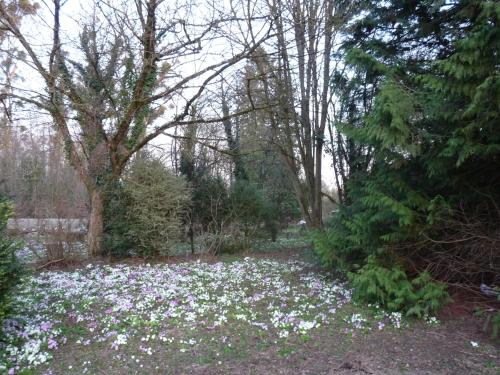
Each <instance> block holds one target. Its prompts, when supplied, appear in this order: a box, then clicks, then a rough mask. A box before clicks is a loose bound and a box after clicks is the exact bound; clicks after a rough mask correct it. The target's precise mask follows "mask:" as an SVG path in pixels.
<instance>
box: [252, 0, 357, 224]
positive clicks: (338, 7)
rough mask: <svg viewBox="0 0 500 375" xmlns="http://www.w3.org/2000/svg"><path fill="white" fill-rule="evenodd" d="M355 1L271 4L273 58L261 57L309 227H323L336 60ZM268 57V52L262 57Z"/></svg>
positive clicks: (274, 120) (261, 73) (257, 58)
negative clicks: (326, 148)
mask: <svg viewBox="0 0 500 375" xmlns="http://www.w3.org/2000/svg"><path fill="white" fill-rule="evenodd" d="M350 4H351V2H350V1H333V0H306V1H298V0H287V1H274V0H273V1H270V2H269V3H268V7H269V8H268V11H269V16H270V17H271V18H272V19H273V22H274V32H275V38H274V39H273V41H274V45H273V46H272V48H274V50H275V51H276V53H275V54H273V55H272V56H269V57H266V56H265V55H264V54H262V53H261V54H258V53H255V54H254V55H253V56H254V62H255V64H256V66H257V69H258V77H260V79H261V80H265V81H267V83H264V91H265V95H266V97H267V98H268V99H269V100H270V101H271V102H272V103H273V104H274V107H275V110H274V111H272V112H270V115H271V119H270V121H271V125H272V127H273V128H274V129H275V139H276V142H277V144H279V148H280V150H281V153H282V155H283V158H284V160H285V163H286V165H287V167H288V169H289V171H290V173H291V176H293V181H294V183H293V186H294V191H295V193H296V195H297V200H298V201H299V203H300V208H301V211H302V215H303V216H304V218H305V220H306V222H307V224H308V226H310V227H312V228H319V227H321V226H322V191H321V186H322V167H323V166H322V159H323V151H324V142H325V129H326V124H327V121H328V112H329V108H330V102H331V95H332V92H331V85H330V75H331V66H330V61H331V55H332V52H333V50H334V45H335V39H336V36H337V35H338V33H339V31H340V25H342V24H343V23H344V21H345V18H346V15H347V14H348V12H349V10H350ZM261 52H262V51H261Z"/></svg>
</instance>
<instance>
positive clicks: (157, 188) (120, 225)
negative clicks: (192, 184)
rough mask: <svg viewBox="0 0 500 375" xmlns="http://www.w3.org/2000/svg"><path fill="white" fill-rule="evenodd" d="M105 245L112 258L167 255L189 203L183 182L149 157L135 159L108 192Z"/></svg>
mask: <svg viewBox="0 0 500 375" xmlns="http://www.w3.org/2000/svg"><path fill="white" fill-rule="evenodd" d="M111 194H112V195H111V198H112V199H110V201H109V203H108V207H107V209H106V217H107V219H108V220H109V221H108V222H107V224H106V236H105V245H106V246H107V250H108V252H109V253H110V254H111V255H115V256H127V255H131V254H137V255H140V256H144V257H149V256H155V255H160V254H161V255H167V254H168V252H169V250H170V248H171V246H172V245H173V244H174V243H175V242H176V241H177V239H178V238H179V236H180V233H181V227H182V219H183V216H184V215H185V212H186V210H187V209H188V207H189V204H190V202H191V191H190V189H189V188H188V186H187V183H186V181H185V180H184V178H182V177H179V176H177V175H175V174H174V173H173V172H171V171H169V170H168V169H167V168H165V166H164V165H163V164H162V163H161V161H159V160H157V159H154V158H151V157H144V156H143V157H141V158H138V159H136V160H135V161H134V162H133V163H132V165H131V166H130V168H129V170H128V171H127V173H126V174H125V176H124V177H123V180H122V181H121V182H120V184H118V185H117V186H116V187H114V188H113V190H112V191H111Z"/></svg>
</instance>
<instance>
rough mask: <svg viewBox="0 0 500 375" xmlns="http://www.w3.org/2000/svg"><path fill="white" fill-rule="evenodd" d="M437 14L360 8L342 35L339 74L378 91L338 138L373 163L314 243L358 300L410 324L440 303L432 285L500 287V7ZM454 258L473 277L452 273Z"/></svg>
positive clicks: (464, 6)
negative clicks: (362, 78) (359, 78)
mask: <svg viewBox="0 0 500 375" xmlns="http://www.w3.org/2000/svg"><path fill="white" fill-rule="evenodd" d="M438 3H439V2H429V1H418V0H414V1H405V2H398V1H388V2H380V1H367V2H364V4H365V6H366V8H365V12H364V15H365V16H364V17H362V18H360V19H358V20H356V21H353V22H352V23H350V24H349V29H348V30H346V35H347V36H348V42H347V43H346V45H345V47H346V48H347V49H348V50H349V51H350V52H349V53H348V54H347V56H348V57H349V58H348V59H347V60H346V63H347V64H350V65H351V66H352V69H354V70H356V71H359V70H360V69H365V71H370V72H372V73H373V74H375V75H378V80H379V81H380V82H381V84H380V85H379V86H378V90H377V92H376V93H375V97H374V106H373V108H372V110H371V111H370V112H369V113H368V115H367V116H365V117H364V118H363V120H362V124H361V126H360V125H359V124H357V126H350V125H349V124H341V125H339V126H338V129H339V130H340V131H341V132H343V134H344V135H345V136H347V137H349V138H351V139H352V140H353V141H354V142H356V143H358V144H361V145H365V146H366V147H368V148H371V149H372V150H373V159H372V161H371V163H370V167H369V168H368V169H367V170H366V171H364V172H363V173H358V174H357V175H354V176H352V177H351V178H350V181H349V182H348V184H347V185H348V186H347V192H348V195H349V199H348V200H347V204H345V205H344V206H342V207H341V209H340V212H339V213H338V214H336V215H335V216H334V217H333V218H332V219H331V221H330V223H329V225H328V227H327V229H326V231H325V232H323V233H318V234H317V235H316V250H317V252H318V254H319V255H320V258H321V259H322V260H323V262H324V263H325V264H328V265H330V266H332V267H336V268H340V269H342V270H344V271H346V272H349V271H350V272H351V279H352V280H353V284H354V286H355V287H357V290H358V292H357V293H358V294H359V297H360V298H361V299H364V300H368V301H375V300H376V301H377V302H378V303H382V304H384V305H385V306H387V307H389V308H390V309H394V310H398V309H399V310H404V311H406V313H407V314H409V315H416V316H423V315H425V314H427V313H429V312H432V311H435V310H436V309H437V307H438V306H439V305H440V303H442V302H443V301H445V298H444V294H443V293H444V290H443V289H442V288H441V286H440V285H437V284H434V283H433V282H432V278H441V279H443V280H445V281H448V280H451V281H454V282H465V283H469V284H470V285H471V286H477V285H479V283H480V282H486V283H490V284H492V285H498V284H499V283H500V279H499V272H498V271H499V270H500V251H499V250H500V234H499V232H498V226H499V225H500V210H499V209H498V206H499V205H498V202H499V201H500V128H499V127H498V123H499V113H500V27H499V26H500V25H499V21H500V4H499V3H498V2H494V1H474V0H463V1H457V2H454V3H453V4H449V5H446V6H445V5H444V4H438ZM479 241H483V242H482V243H481V242H479ZM483 248H484V251H485V252H484V254H483V253H481V254H482V255H481V256H478V251H482V250H481V249H483ZM488 249H489V250H488ZM487 250H488V251H487ZM492 250H493V251H492ZM457 254H460V256H459V257H457V256H456V255H457ZM483 255H484V256H483ZM438 257H439V259H440V261H441V262H442V263H443V264H444V265H445V266H444V267H445V268H444V270H445V271H446V272H443V268H442V267H441V268H440V266H438V265H436V261H435V260H436V259H438ZM459 258H460V259H462V261H463V262H465V263H467V265H468V266H467V267H462V266H464V264H465V263H464V264H463V265H461V266H459V267H456V268H461V269H467V270H470V273H469V274H465V273H452V272H451V271H450V272H448V270H449V269H451V268H455V267H451V266H450V265H451V263H449V262H456V261H457V260H456V259H459ZM382 259H384V260H387V259H390V261H389V262H388V263H384V264H385V266H383V267H382V266H381V265H380V264H381V263H380V261H381V260H382ZM483 260H485V261H484V262H483ZM384 262H385V261H384ZM446 265H448V269H447V268H446V267H447V266H446ZM471 265H473V266H471ZM455 266H456V264H455ZM478 270H479V271H478ZM425 271H429V272H427V273H426V272H425ZM464 272H468V271H464ZM412 277H413V278H414V279H413V280H411V278H412ZM476 284H477V285H476ZM442 292H443V293H442Z"/></svg>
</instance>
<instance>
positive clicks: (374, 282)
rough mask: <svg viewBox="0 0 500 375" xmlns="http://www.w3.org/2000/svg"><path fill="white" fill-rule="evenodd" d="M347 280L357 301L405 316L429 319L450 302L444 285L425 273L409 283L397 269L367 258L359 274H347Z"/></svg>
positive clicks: (372, 257) (400, 270)
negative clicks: (373, 304) (350, 283)
mask: <svg viewBox="0 0 500 375" xmlns="http://www.w3.org/2000/svg"><path fill="white" fill-rule="evenodd" d="M349 279H350V280H351V282H352V286H353V288H354V293H353V297H354V298H355V299H356V300H358V301H362V302H366V303H376V304H379V305H380V306H381V307H383V308H385V309H387V310H389V311H402V312H404V313H406V315H407V316H415V317H418V318H423V317H426V316H429V315H432V314H434V313H436V311H438V310H439V308H440V307H441V306H443V304H444V303H446V302H447V301H448V300H449V296H448V293H447V292H446V290H445V285H444V284H442V283H438V282H434V281H432V280H431V278H430V276H429V274H428V273H427V272H422V273H421V274H420V275H419V276H418V277H416V278H415V279H413V280H411V281H410V280H409V279H408V276H407V275H406V273H405V272H404V271H403V270H402V269H401V268H400V267H398V266H392V267H390V268H386V267H384V266H382V265H380V264H379V262H378V261H377V260H376V258H375V257H374V256H370V257H368V260H367V263H366V264H365V265H364V266H363V267H362V268H361V269H360V270H359V271H358V272H355V273H349Z"/></svg>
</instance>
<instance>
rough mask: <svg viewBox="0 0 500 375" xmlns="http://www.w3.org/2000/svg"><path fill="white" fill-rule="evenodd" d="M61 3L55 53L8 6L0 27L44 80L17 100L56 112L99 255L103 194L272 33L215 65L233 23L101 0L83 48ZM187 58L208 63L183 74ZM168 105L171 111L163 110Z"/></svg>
mask: <svg viewBox="0 0 500 375" xmlns="http://www.w3.org/2000/svg"><path fill="white" fill-rule="evenodd" d="M63 5H65V2H63V1H61V0H53V9H52V10H51V14H52V15H53V19H52V25H51V28H52V42H51V45H49V46H45V47H42V48H40V47H39V46H37V45H36V43H35V42H34V41H33V40H31V39H30V37H29V36H28V35H27V34H26V33H25V32H23V31H22V29H21V28H20V27H19V24H18V22H17V20H16V18H15V16H14V15H13V14H12V12H11V11H10V9H9V7H8V6H7V5H6V4H5V3H4V2H0V28H1V29H2V30H4V31H5V32H7V33H9V34H10V35H11V36H13V37H14V38H15V39H16V40H17V41H18V42H19V44H20V45H21V46H22V48H23V49H24V51H25V52H26V54H27V56H28V65H29V66H31V67H32V68H33V69H34V70H35V71H36V72H37V73H38V74H39V75H40V77H41V78H42V80H43V83H44V86H45V88H44V90H40V91H38V92H36V93H34V95H29V92H27V91H24V90H14V91H13V93H11V94H10V96H11V97H13V98H15V99H17V100H21V101H24V102H26V103H30V104H33V105H35V106H36V107H38V108H41V109H43V110H44V111H46V112H47V113H48V114H50V116H51V118H52V121H53V123H54V125H55V127H56V129H57V131H58V133H59V134H60V136H61V137H62V139H63V141H64V145H65V149H66V152H67V157H68V159H69V160H70V162H71V164H72V165H73V167H74V168H75V169H76V171H77V172H78V175H79V176H80V178H81V180H82V182H83V183H84V184H85V186H86V189H87V191H88V193H89V196H90V203H91V204H90V206H91V210H90V218H89V235H88V246H89V252H90V254H92V255H98V254H101V252H102V246H101V238H102V234H103V207H104V205H105V203H106V194H105V192H106V187H107V186H108V185H109V184H110V183H112V182H113V181H116V180H118V179H119V177H120V175H121V174H122V172H123V169H124V167H125V165H126V163H127V161H128V160H129V159H130V158H131V157H132V156H133V155H134V154H135V153H137V152H138V151H139V150H141V148H143V147H144V146H145V145H146V144H148V143H149V142H150V141H152V140H153V139H155V138H156V137H158V136H160V135H161V134H163V133H164V132H165V130H167V129H169V128H171V127H174V126H177V125H182V124H185V123H189V111H190V107H191V106H192V105H193V103H195V101H196V100H197V99H198V98H199V97H200V96H201V95H202V93H203V91H204V90H205V89H206V87H207V86H208V85H209V84H210V82H211V81H212V80H214V79H215V78H216V77H217V76H219V75H220V74H221V73H222V72H223V71H225V70H227V69H229V68H230V67H232V66H233V65H235V64H237V63H238V62H239V61H241V60H243V59H244V58H246V57H247V56H248V55H249V54H250V53H251V52H252V51H254V50H255V49H256V48H257V47H258V46H259V45H260V44H261V43H262V42H263V41H264V40H265V39H266V38H267V37H268V32H262V33H261V34H260V35H259V37H258V38H255V39H254V41H253V43H251V44H248V43H247V44H242V45H240V46H239V47H240V48H238V45H236V44H234V45H233V48H232V50H233V52H232V53H231V54H230V55H226V56H223V57H219V58H218V59H215V58H214V57H213V56H212V55H210V54H209V53H208V52H207V48H208V47H210V43H217V42H218V41H219V42H220V35H221V32H220V30H222V29H223V27H224V25H226V24H228V23H230V22H231V18H224V17H222V18H221V17H217V18H215V17H212V18H211V19H209V20H205V21H204V20H203V19H201V18H200V16H199V14H193V13H192V12H193V11H192V9H193V8H196V7H195V6H193V4H187V3H186V4H184V5H177V4H176V5H175V6H174V5H172V3H170V2H167V1H164V0H136V1H134V2H130V1H123V2H106V3H104V2H99V1H96V2H95V3H94V6H93V8H92V11H91V12H90V14H89V21H90V22H87V23H85V22H83V23H82V25H79V27H81V29H80V30H79V43H78V45H76V46H73V47H70V46H69V43H68V41H69V39H68V40H64V41H63V38H62V32H61V30H62V28H61V7H62V6H63ZM195 21H196V22H195ZM207 46H208V47H207ZM202 55H203V56H202ZM190 57H191V58H198V59H199V61H204V62H205V64H204V65H203V66H201V67H198V68H197V69H194V70H193V69H190V70H189V71H188V72H186V71H187V69H186V66H179V65H181V64H182V62H183V61H184V62H185V61H187V60H188V59H189V58H190ZM191 63H192V64H193V65H194V64H195V63H194V61H191ZM166 104H169V105H170V106H171V107H172V108H169V107H167V108H169V109H167V110H165V107H164V105H166ZM169 112H170V113H169ZM233 115H234V114H230V115H228V116H233ZM167 117H169V119H168V120H167V121H164V119H165V118H167ZM219 120H220V119H219ZM205 121H208V120H205Z"/></svg>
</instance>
